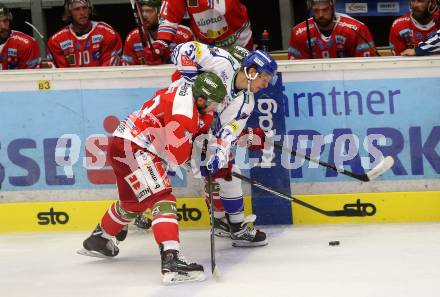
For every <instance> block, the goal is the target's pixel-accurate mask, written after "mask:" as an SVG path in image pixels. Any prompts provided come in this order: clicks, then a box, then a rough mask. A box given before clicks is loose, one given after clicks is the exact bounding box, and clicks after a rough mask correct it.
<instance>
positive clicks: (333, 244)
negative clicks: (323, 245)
mask: <svg viewBox="0 0 440 297" xmlns="http://www.w3.org/2000/svg"><path fill="white" fill-rule="evenodd" d="M328 245H330V246H336V245H339V241H338V240H335V241H329V243H328Z"/></svg>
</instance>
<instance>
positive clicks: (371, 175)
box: [273, 143, 394, 182]
mask: <svg viewBox="0 0 440 297" xmlns="http://www.w3.org/2000/svg"><path fill="white" fill-rule="evenodd" d="M273 145H274V146H275V147H276V148H277V149H280V150H282V151H285V152H288V153H290V154H292V155H293V156H298V157H301V158H304V159H306V160H308V161H310V162H313V163H316V164H319V165H321V166H324V167H327V168H330V169H332V170H334V171H336V172H338V173H341V174H344V175H347V176H349V177H352V178H355V179H357V180H360V181H363V182H369V181H372V180H373V179H375V178H377V177H378V176H380V175H382V174H384V173H385V172H386V171H387V170H389V169H390V168H391V167H393V165H394V159H393V157H391V156H387V157H385V158H384V159H383V160H382V161H380V162H379V164H377V165H376V167H374V168H373V169H371V170H370V171H368V172H367V173H364V174H357V173H353V172H351V171H348V170H345V169H343V168H337V167H336V166H334V165H332V164H328V163H325V162H323V161H321V160H318V159H314V158H312V157H310V156H307V155H303V154H301V153H298V152H297V151H294V150H292V151H290V150H289V149H287V148H285V147H283V146H282V145H281V144H278V143H274V144H273Z"/></svg>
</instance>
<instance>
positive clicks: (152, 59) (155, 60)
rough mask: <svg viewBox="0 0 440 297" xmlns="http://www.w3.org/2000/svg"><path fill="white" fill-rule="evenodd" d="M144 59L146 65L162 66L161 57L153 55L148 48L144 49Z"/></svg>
mask: <svg viewBox="0 0 440 297" xmlns="http://www.w3.org/2000/svg"><path fill="white" fill-rule="evenodd" d="M144 59H145V64H147V65H161V64H164V63H163V60H162V58H161V56H158V55H156V54H154V52H153V51H152V50H151V48H149V47H145V48H144Z"/></svg>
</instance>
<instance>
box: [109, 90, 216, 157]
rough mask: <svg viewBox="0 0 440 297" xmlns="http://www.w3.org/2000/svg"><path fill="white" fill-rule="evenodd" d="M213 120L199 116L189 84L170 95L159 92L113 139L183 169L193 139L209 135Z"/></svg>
mask: <svg viewBox="0 0 440 297" xmlns="http://www.w3.org/2000/svg"><path fill="white" fill-rule="evenodd" d="M212 117H213V115H212V114H203V115H200V114H199V113H198V111H197V107H196V105H195V103H194V99H193V95H192V89H191V84H189V83H185V84H183V85H181V86H179V87H176V88H174V89H173V90H171V91H170V92H168V91H167V90H166V89H163V90H160V91H158V92H156V94H155V95H154V97H153V98H152V99H150V100H148V101H146V102H145V103H144V105H143V106H142V108H141V110H139V111H136V112H133V113H132V114H130V115H129V116H128V118H127V119H125V120H124V121H122V122H121V123H120V125H119V127H118V128H117V129H116V130H115V132H114V133H113V135H114V136H116V137H120V138H124V139H128V140H130V141H132V142H134V143H136V144H137V145H139V146H140V147H143V148H146V149H147V150H148V151H150V152H151V153H153V154H155V155H157V156H159V157H161V158H163V159H165V160H167V161H168V162H170V163H172V164H174V165H180V164H183V163H184V162H186V161H187V160H188V159H189V158H190V156H191V151H192V141H193V138H194V137H196V136H197V135H198V134H200V133H205V132H207V131H208V129H209V126H210V125H211V121H212Z"/></svg>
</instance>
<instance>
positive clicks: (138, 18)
mask: <svg viewBox="0 0 440 297" xmlns="http://www.w3.org/2000/svg"><path fill="white" fill-rule="evenodd" d="M130 3H131V8H132V9H133V16H134V21H135V22H136V26H137V27H138V30H139V35H140V37H141V42H142V46H143V47H144V48H145V47H146V46H148V47H149V48H151V42H150V39H149V34H148V33H147V32H145V28H144V24H143V21H142V9H141V6H140V4H139V1H138V0H130Z"/></svg>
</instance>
